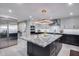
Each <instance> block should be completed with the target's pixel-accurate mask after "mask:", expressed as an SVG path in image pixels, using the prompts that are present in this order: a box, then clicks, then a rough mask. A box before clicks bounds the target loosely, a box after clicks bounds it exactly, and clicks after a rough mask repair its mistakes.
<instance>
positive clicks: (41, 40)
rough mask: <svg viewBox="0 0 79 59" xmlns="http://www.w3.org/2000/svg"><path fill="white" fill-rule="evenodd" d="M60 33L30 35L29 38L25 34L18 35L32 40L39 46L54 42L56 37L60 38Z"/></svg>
mask: <svg viewBox="0 0 79 59" xmlns="http://www.w3.org/2000/svg"><path fill="white" fill-rule="evenodd" d="M61 36H62V35H54V34H46V35H44V34H39V35H31V36H30V38H27V37H25V36H22V37H20V38H21V39H24V40H27V41H29V42H32V43H34V44H37V45H39V46H41V47H46V46H47V45H49V44H50V43H52V42H54V41H55V40H57V39H58V38H60V37H61Z"/></svg>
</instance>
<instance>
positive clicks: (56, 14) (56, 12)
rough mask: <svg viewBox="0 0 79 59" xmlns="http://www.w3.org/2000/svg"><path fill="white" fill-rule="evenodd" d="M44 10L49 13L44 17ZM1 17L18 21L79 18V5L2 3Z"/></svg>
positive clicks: (0, 8) (0, 6) (0, 4)
mask: <svg viewBox="0 0 79 59" xmlns="http://www.w3.org/2000/svg"><path fill="white" fill-rule="evenodd" d="M42 9H46V10H47V13H46V14H45V15H43V14H42V13H41V10H42ZM0 15H5V16H11V17H15V18H18V21H22V20H28V19H29V17H30V18H52V19H55V18H62V17H69V16H72V15H73V16H79V3H74V4H72V5H69V4H68V3H0Z"/></svg>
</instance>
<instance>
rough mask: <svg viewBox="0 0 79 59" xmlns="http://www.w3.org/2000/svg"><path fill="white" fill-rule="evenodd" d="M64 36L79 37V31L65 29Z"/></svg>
mask: <svg viewBox="0 0 79 59" xmlns="http://www.w3.org/2000/svg"><path fill="white" fill-rule="evenodd" d="M63 34H72V35H79V29H63Z"/></svg>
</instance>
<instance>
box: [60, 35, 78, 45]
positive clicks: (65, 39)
mask: <svg viewBox="0 0 79 59" xmlns="http://www.w3.org/2000/svg"><path fill="white" fill-rule="evenodd" d="M60 42H62V43H66V44H71V45H76V46H79V35H66V34H65V35H63V36H62V37H61V40H60Z"/></svg>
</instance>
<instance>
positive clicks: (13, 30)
mask: <svg viewBox="0 0 79 59" xmlns="http://www.w3.org/2000/svg"><path fill="white" fill-rule="evenodd" d="M8 27H9V28H8V29H9V32H8V34H9V37H8V39H9V46H12V45H16V44H17V39H18V38H17V37H18V33H17V23H14V22H10V23H9V26H8Z"/></svg>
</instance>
